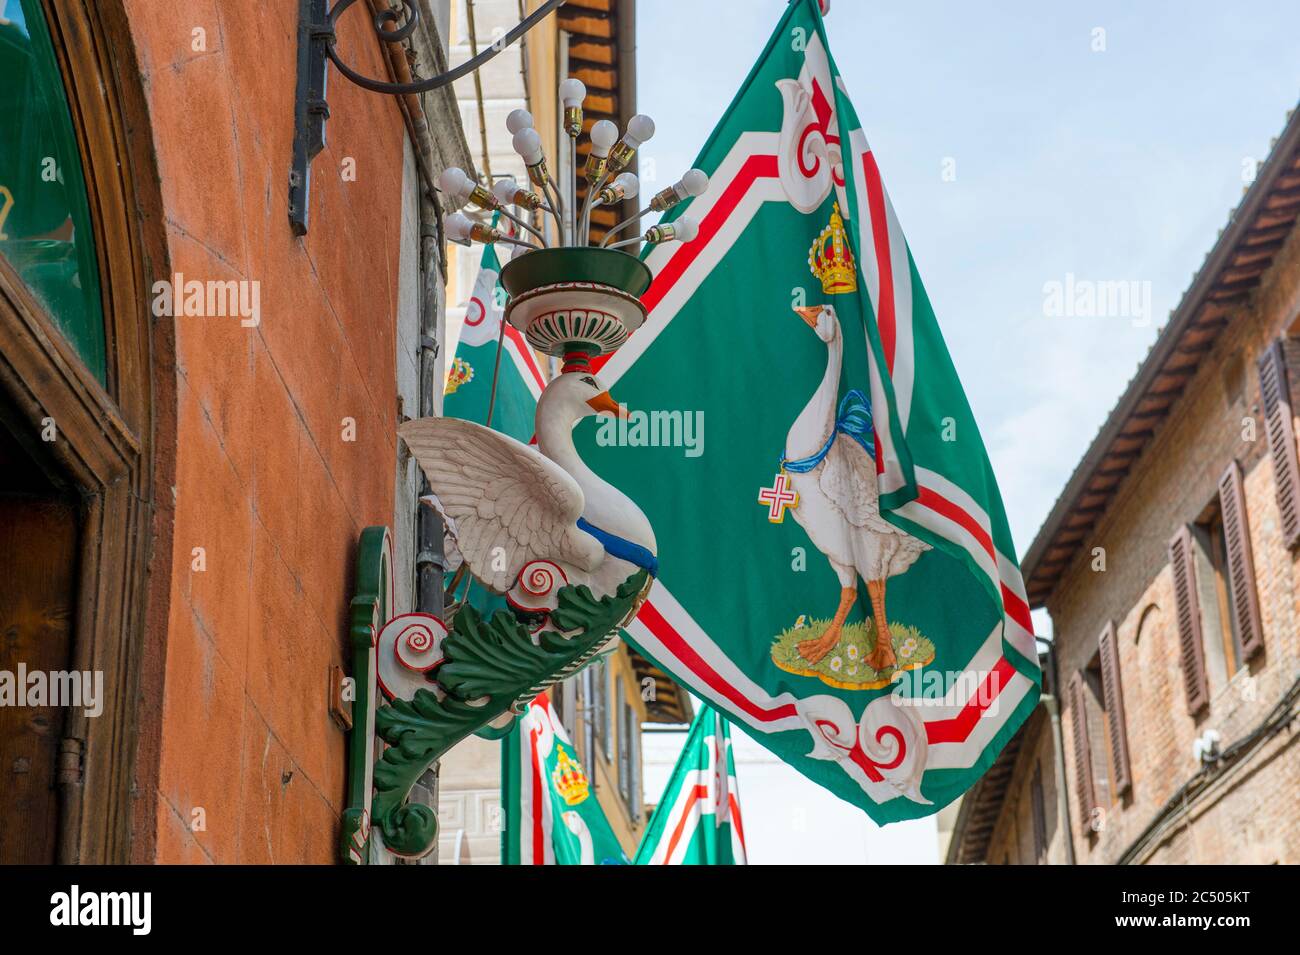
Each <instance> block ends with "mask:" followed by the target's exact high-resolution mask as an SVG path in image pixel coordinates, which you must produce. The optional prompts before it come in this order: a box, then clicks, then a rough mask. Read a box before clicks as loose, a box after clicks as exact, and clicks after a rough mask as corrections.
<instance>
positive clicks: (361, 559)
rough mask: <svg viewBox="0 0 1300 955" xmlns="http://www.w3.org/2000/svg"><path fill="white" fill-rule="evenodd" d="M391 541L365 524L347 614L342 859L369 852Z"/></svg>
mask: <svg viewBox="0 0 1300 955" xmlns="http://www.w3.org/2000/svg"><path fill="white" fill-rule="evenodd" d="M392 565H393V542H392V538H391V536H390V535H389V533H388V528H387V527H367V528H366V529H365V530H364V531H362V532H361V540H360V544H359V547H358V549H357V583H356V596H354V597H353V598H352V605H351V608H350V615H349V621H350V624H349V629H348V645H349V647H350V649H351V652H352V684H351V685H352V688H353V693H352V731H351V733H350V735H349V737H348V791H347V798H348V805H347V808H346V809H345V810H344V811H343V827H342V832H341V833H340V836H339V850H340V852H341V854H342V857H343V861H344V862H345V863H348V864H351V865H364V864H365V863H366V862H367V860H368V858H369V854H370V814H371V801H372V792H373V790H372V786H371V776H372V774H373V772H374V765H375V710H376V705H377V703H378V696H379V688H378V685H377V682H378V681H377V677H376V673H377V670H378V667H377V661H376V656H375V644H376V640H377V639H378V635H379V629H380V627H382V626H383V624H384V622H385V621H386V620H388V618H389V616H390V615H391V614H392V607H393V571H392Z"/></svg>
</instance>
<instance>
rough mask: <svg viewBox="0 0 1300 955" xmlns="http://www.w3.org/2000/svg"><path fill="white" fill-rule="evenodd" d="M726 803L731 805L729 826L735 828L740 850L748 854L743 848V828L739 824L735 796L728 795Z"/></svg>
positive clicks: (738, 808)
mask: <svg viewBox="0 0 1300 955" xmlns="http://www.w3.org/2000/svg"><path fill="white" fill-rule="evenodd" d="M727 801H728V802H730V803H731V824H732V825H733V826H735V827H736V836H737V837H738V838H739V839H740V848H741V849H744V850H745V852H746V853H748V852H749V850H748V849H746V848H745V827H744V826H743V825H741V823H740V803H739V802H737V801H736V794H735V793H728V794H727Z"/></svg>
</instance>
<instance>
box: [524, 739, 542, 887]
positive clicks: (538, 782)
mask: <svg viewBox="0 0 1300 955" xmlns="http://www.w3.org/2000/svg"><path fill="white" fill-rule="evenodd" d="M540 735H541V733H540V731H539V730H537V729H536V728H534V729H533V730H532V731H530V732H529V734H528V736H529V740H528V743H529V750H530V752H531V754H532V764H533V785H532V791H533V865H545V864H546V839H545V833H544V832H543V831H542V765H541V761H540V757H539V755H538V752H537V738H538V736H540Z"/></svg>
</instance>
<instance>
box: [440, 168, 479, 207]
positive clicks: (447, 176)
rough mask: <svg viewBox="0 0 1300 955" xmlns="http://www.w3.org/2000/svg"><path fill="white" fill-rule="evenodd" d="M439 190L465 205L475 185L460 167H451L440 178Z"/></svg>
mask: <svg viewBox="0 0 1300 955" xmlns="http://www.w3.org/2000/svg"><path fill="white" fill-rule="evenodd" d="M438 188H439V189H441V190H442V191H443V192H445V193H446V194H447V196H448V197H449V198H451V199H454V200H455V201H457V202H460V203H462V204H463V203H464V201H465V199H466V197H468V196H469V193H470V190H472V189H473V188H474V184H473V182H472V181H471V180H470V178H469V176H468V175H466V173H465V170H464V169H461V168H460V167H459V166H449V167H448V168H446V169H444V170H443V171H442V175H440V176H439V177H438Z"/></svg>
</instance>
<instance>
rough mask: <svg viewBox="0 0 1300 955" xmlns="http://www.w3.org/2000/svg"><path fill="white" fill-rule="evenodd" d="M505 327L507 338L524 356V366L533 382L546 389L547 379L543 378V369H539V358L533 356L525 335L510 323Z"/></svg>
mask: <svg viewBox="0 0 1300 955" xmlns="http://www.w3.org/2000/svg"><path fill="white" fill-rule="evenodd" d="M505 326H506V337H507V338H509V339H510V341H512V342H513V343H514V345H515V348H516V349H517V350H518V352H519V354H520V355H521V356H523V359H524V364H525V365H527V366H528V371H529V372H530V373H531V374H532V376H533V381H535V382H537V387H538V388H545V387H546V379H545V378H544V377H543V376H542V371H541V369H540V368H538V367H537V356H536V355H534V354H533V350H532V348H531V347H529V345H528V342H527V341H525V340H524V336H523V333H521V332H520V331H519V329H517V328H515V327H514V326H513V325H511V324H510V323H509V322H506V323H505Z"/></svg>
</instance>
